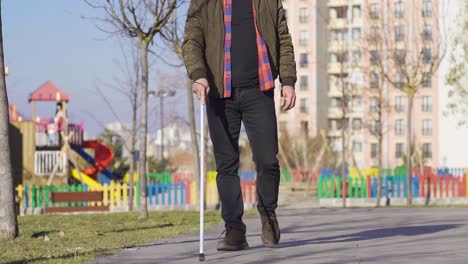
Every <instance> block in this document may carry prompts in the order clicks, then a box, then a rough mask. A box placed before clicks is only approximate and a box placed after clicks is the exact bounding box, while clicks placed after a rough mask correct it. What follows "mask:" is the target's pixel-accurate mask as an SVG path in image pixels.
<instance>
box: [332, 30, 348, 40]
mask: <svg viewBox="0 0 468 264" xmlns="http://www.w3.org/2000/svg"><path fill="white" fill-rule="evenodd" d="M347 34H348V30H347V29H344V28H338V29H332V30H330V42H334V41H340V42H341V41H344V40H345V39H346V35H347Z"/></svg>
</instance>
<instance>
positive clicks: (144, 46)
mask: <svg viewBox="0 0 468 264" xmlns="http://www.w3.org/2000/svg"><path fill="white" fill-rule="evenodd" d="M148 72H149V69H148V42H147V41H146V40H142V42H141V120H140V160H139V163H138V174H139V181H140V210H139V211H140V216H139V217H140V219H146V218H148V206H147V201H148V200H147V197H148V193H147V192H148V189H147V184H146V147H147V146H146V145H147V144H146V141H147V130H148Z"/></svg>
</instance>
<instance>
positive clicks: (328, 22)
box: [277, 0, 466, 167]
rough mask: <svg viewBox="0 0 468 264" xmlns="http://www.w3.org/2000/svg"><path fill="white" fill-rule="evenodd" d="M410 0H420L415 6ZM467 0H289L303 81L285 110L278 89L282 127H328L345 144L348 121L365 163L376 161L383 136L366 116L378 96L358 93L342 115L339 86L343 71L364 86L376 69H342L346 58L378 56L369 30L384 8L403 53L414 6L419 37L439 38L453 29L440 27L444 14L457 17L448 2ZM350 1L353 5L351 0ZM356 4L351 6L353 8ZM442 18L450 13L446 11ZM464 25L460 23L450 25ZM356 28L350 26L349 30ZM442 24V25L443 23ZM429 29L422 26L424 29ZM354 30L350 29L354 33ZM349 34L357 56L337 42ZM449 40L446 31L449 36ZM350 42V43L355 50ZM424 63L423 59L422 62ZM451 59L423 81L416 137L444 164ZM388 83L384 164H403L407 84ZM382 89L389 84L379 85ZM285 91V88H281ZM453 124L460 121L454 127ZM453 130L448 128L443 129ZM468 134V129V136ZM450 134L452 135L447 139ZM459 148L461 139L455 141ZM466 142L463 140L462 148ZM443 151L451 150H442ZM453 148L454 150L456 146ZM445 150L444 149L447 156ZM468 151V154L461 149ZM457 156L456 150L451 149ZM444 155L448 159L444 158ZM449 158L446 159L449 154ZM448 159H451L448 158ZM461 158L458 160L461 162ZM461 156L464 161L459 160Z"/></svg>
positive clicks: (311, 132)
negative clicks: (445, 96)
mask: <svg viewBox="0 0 468 264" xmlns="http://www.w3.org/2000/svg"><path fill="white" fill-rule="evenodd" d="M411 1H412V3H413V5H412V8H413V10H410V7H411V4H410V3H411ZM463 2H464V1H462V0H460V1H458V0H456V1H450V3H449V1H446V0H445V1H443V0H441V1H436V0H408V1H402V0H327V1H325V0H323V1H322V0H283V6H284V8H285V10H286V17H287V20H288V25H289V30H290V32H291V35H292V37H293V43H294V47H295V56H296V62H297V71H298V72H297V73H298V82H297V84H296V93H297V100H296V108H295V109H293V110H292V111H288V112H286V113H284V112H282V111H280V109H279V96H278V95H277V104H278V109H277V115H278V127H279V133H280V135H281V134H282V133H284V131H288V133H290V134H293V135H294V136H300V135H302V134H303V133H306V135H308V136H316V135H317V133H318V131H320V130H321V129H325V130H327V131H328V138H329V140H330V141H331V142H332V143H333V146H335V150H337V151H339V150H340V149H339V148H340V145H341V144H340V142H341V140H342V138H341V130H342V129H343V128H344V127H347V126H348V124H350V125H351V128H352V131H353V132H352V136H351V140H350V141H351V143H350V148H352V151H353V153H354V156H355V159H356V162H357V163H358V166H359V167H369V166H375V165H377V153H378V149H377V147H378V145H377V139H376V138H375V137H374V136H373V135H372V134H371V133H370V131H369V129H368V128H367V127H365V126H367V124H366V116H367V115H368V114H369V113H370V112H371V111H373V110H372V109H373V107H372V102H371V100H369V98H368V96H367V95H366V93H365V92H363V93H362V94H361V95H358V96H356V98H354V99H353V101H352V102H353V110H352V112H351V114H350V119H351V120H349V119H348V120H347V121H346V124H342V123H341V120H340V119H341V116H340V113H339V108H340V104H341V103H342V101H343V95H342V94H341V92H340V91H339V89H338V86H339V82H340V79H342V78H343V77H340V76H341V75H343V74H344V75H345V77H344V78H346V79H348V78H349V79H348V80H352V81H353V82H354V83H355V84H357V85H356V86H360V87H362V88H365V89H363V91H369V89H368V88H371V86H373V85H375V80H374V79H375V78H376V75H375V73H373V72H372V71H371V70H369V69H371V67H369V68H368V69H367V68H366V69H356V68H359V67H351V68H348V67H347V66H346V65H345V69H344V73H343V72H342V70H343V69H340V65H341V64H343V63H341V64H340V63H339V62H340V61H347V60H348V59H349V60H351V61H352V62H353V64H355V65H363V66H364V67H367V66H366V65H369V64H371V63H372V59H373V58H372V54H371V53H372V50H371V49H370V47H368V46H366V44H365V43H364V42H365V40H366V37H367V36H369V35H370V33H372V32H371V31H372V30H375V29H373V28H372V27H373V26H376V25H377V24H378V23H376V21H377V20H378V18H379V16H382V15H384V16H387V17H388V18H389V19H391V21H392V23H394V24H395V25H393V24H392V28H391V29H389V32H390V33H389V37H391V38H395V41H396V42H397V45H398V47H401V48H399V49H401V52H402V53H404V52H405V49H406V48H407V47H406V46H407V45H408V42H407V40H408V36H409V25H410V19H411V14H414V20H413V25H414V28H415V30H414V39H416V40H417V41H418V42H419V43H437V42H438V40H439V39H441V38H443V37H446V36H441V35H438V30H437V29H438V26H439V24H440V23H442V22H441V21H440V20H443V19H445V18H447V17H448V16H450V17H451V19H452V22H454V21H455V20H454V19H453V16H452V15H446V14H443V13H442V12H443V11H444V10H445V9H446V8H447V7H449V8H450V9H451V10H452V13H453V12H455V11H456V10H460V11H464V10H465V9H464V4H463ZM350 6H351V8H352V9H351V10H348V8H349V7H350ZM348 11H350V12H348ZM348 14H351V15H352V20H351V24H348V22H347V16H348ZM439 18H443V19H439ZM450 27H451V28H452V29H453V28H457V27H460V26H458V25H457V26H455V25H454V23H452V24H451V26H449V25H447V26H446V28H450ZM349 30H351V32H349ZM441 31H442V30H441ZM421 32H423V33H422V34H420V33H421ZM348 33H349V34H348ZM348 37H349V39H350V40H351V43H352V44H351V45H349V46H348V47H347V49H348V50H347V51H346V53H347V54H352V55H351V57H350V58H348V57H349V56H347V54H345V55H346V56H343V55H340V54H339V51H338V50H337V48H336V46H337V43H338V42H342V43H347V41H348ZM444 41H445V39H444ZM437 48H438V47H437V46H436V45H434V46H433V47H432V48H426V49H424V56H428V57H430V56H432V54H438V52H437V50H436V49H437ZM350 49H351V50H350ZM423 67H424V65H423ZM444 67H446V66H444V65H442V67H441V68H440V69H439V72H438V73H436V74H435V75H434V76H432V77H431V78H427V81H426V82H425V83H424V87H421V89H419V91H418V93H417V94H416V97H415V101H414V117H413V120H414V125H413V131H414V139H413V142H414V145H415V149H416V150H417V152H418V153H419V154H422V156H424V160H425V164H426V165H428V166H434V167H436V166H439V165H443V164H444V163H443V162H442V160H443V159H444V157H445V159H448V158H447V157H448V156H447V155H448V152H449V149H447V148H446V147H445V146H444V149H445V150H441V144H442V139H441V136H440V133H442V132H440V131H441V130H442V129H444V130H445V128H444V126H442V125H441V123H440V122H439V120H440V119H441V118H440V113H441V112H442V108H443V105H441V102H439V96H441V93H443V90H445V87H444V86H443V82H444V79H445V76H443V72H444V71H445V72H446V70H444V69H443V68H444ZM384 86H386V87H387V88H386V91H387V92H386V96H387V98H388V102H389V104H390V108H391V112H389V113H388V114H386V115H385V116H384V118H383V119H384V123H386V124H387V125H386V135H385V136H384V142H383V153H384V157H383V166H384V167H395V166H398V165H402V164H403V162H404V161H403V157H404V156H405V150H406V147H405V146H406V144H407V142H406V133H408V129H407V127H406V111H407V109H408V108H407V102H406V97H405V96H404V94H403V92H401V91H399V90H396V89H394V88H393V87H390V84H388V83H386V84H385V83H384ZM377 88H379V89H382V87H377ZM277 91H278V92H279V89H278V90H277ZM450 129H451V130H453V128H450ZM444 134H446V135H449V134H447V133H444ZM465 138H466V137H465ZM465 141H466V140H465ZM444 142H450V140H449V141H444ZM449 144H450V146H452V147H451V148H456V142H455V141H452V142H451V143H449ZM459 149H461V148H459ZM441 151H443V152H444V153H445V154H440V153H441ZM450 151H451V150H450ZM440 155H442V156H444V157H442V156H440ZM458 156H466V155H458ZM452 157H453V158H455V156H452ZM441 162H442V163H441ZM446 163H447V162H446ZM447 164H449V163H447ZM454 164H455V163H454ZM456 164H460V163H456Z"/></svg>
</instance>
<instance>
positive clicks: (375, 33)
mask: <svg viewBox="0 0 468 264" xmlns="http://www.w3.org/2000/svg"><path fill="white" fill-rule="evenodd" d="M379 36H380V32H379V28H378V27H376V26H372V27H371V28H370V39H371V40H372V41H377V40H378V39H379Z"/></svg>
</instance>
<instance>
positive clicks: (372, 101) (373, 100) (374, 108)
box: [370, 98, 379, 113]
mask: <svg viewBox="0 0 468 264" xmlns="http://www.w3.org/2000/svg"><path fill="white" fill-rule="evenodd" d="M370 111H371V113H376V112H378V111H379V103H378V101H377V98H371V99H370Z"/></svg>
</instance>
